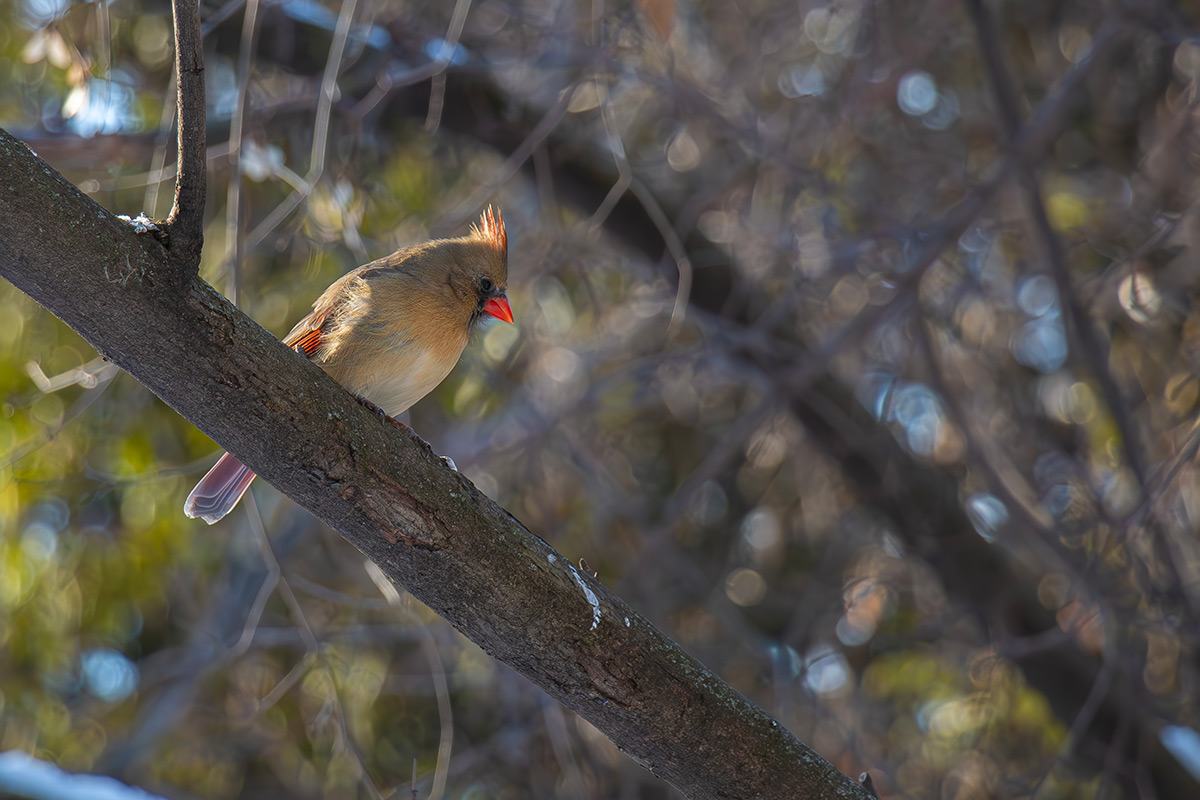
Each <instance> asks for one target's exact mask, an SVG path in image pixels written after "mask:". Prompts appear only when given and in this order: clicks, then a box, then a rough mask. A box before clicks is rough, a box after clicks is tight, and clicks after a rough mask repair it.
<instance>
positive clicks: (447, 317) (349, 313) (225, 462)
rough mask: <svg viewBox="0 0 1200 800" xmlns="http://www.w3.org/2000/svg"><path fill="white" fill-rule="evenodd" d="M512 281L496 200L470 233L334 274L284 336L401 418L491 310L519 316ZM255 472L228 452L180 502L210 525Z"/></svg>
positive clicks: (227, 509)
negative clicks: (511, 297)
mask: <svg viewBox="0 0 1200 800" xmlns="http://www.w3.org/2000/svg"><path fill="white" fill-rule="evenodd" d="M507 283H508V235H507V234H506V233H505V231H504V220H503V219H501V218H500V214H498V213H495V214H494V213H493V212H492V209H490V208H489V209H488V210H487V212H486V213H484V214H483V216H482V217H480V220H479V225H478V226H472V227H471V233H470V234H469V235H467V236H463V237H461V238H458V239H438V240H436V241H432V242H426V243H425V244H420V245H416V246H414V247H406V248H404V249H402V250H397V251H396V252H395V253H392V254H391V255H390V256H387V257H386V258H381V259H379V260H378V261H372V262H371V263H370V264H365V265H363V266H361V267H358V268H357V269H355V270H353V271H351V272H349V273H347V274H346V275H344V276H343V277H341V278H339V279H338V280H336V281H334V283H333V285H331V286H330V287H329V288H328V289H326V290H325V293H324V294H322V295H321V296H320V297H319V298H318V299H317V302H315V303H313V310H312V313H310V314H309V315H308V316H307V317H305V318H304V319H302V320H300V322H299V323H297V325H296V327H294V328H292V332H291V333H289V334H288V335H287V338H285V339H284V340H283V342H284V344H287V345H291V346H292V347H293V348H295V349H296V350H299V351H303V352H304V353H305V354H306V355H308V357H309V358H310V359H312V360H313V361H315V362H316V363H317V364H318V365H319V366H320V367H321V368H322V369H323V370H325V371H326V372H327V373H329V374H330V375H331V376H332V377H333V379H334V380H336V381H337V382H338V383H340V384H342V386H345V387H346V388H347V389H349V390H350V391H351V392H353V393H354V394H356V395H358V397H359V398H361V399H363V400H366V401H368V402H369V403H371V404H374V405H375V406H377V407H378V408H379V410H380V411H382V412H383V413H385V414H387V415H388V416H389V417H396V416H399V415H400V414H401V413H403V412H404V411H405V410H407V409H408V407H409V406H411V405H412V404H413V403H415V402H417V401H418V400H420V399H421V398H422V397H424V396H425V395H426V394H428V393H429V392H430V391H432V390H433V388H434V387H435V386H437V385H438V384H439V383H441V382H442V379H443V378H445V377H446V375H448V374H449V373H450V370H451V369H452V368H453V367H454V365H455V364H456V363H457V362H458V357H459V356H460V355H462V351H463V349H464V348H465V347H466V346H467V341H468V340H469V339H470V338H471V330H472V329H473V328H474V327H475V324H476V323H477V322H479V320H480V319H481V318H482V317H483V315H484V314H487V315H490V316H493V317H496V318H497V319H502V320H504V321H505V322H507V323H509V324H511V323H512V321H513V316H512V308H511V307H510V306H509V305H508V298H507V297H506V296H505V294H504V291H505V287H506V285H507ZM253 480H254V473H253V472H251V471H250V469H249V468H248V467H246V466H245V465H244V464H242V462H240V461H238V460H237V459H236V458H234V457H233V456H231V455H230V454H229V453H225V454H224V455H222V456H221V459H220V460H219V461H217V463H216V466H214V467H213V468H212V469H211V470H209V473H208V474H207V475H205V476H204V477H203V478H202V479H201V480H200V482H199V483H198V484H196V488H195V489H193V490H192V493H191V494H190V495H188V499H187V502H186V503H185V504H184V506H183V511H184V513H185V514H187V515H188V516H189V517H193V518H194V517H200V518H202V519H203V520H204V521H205V522H207V523H208V524H210V525H211V524H213V523H214V522H216V521H217V520H219V519H220V518H221V517H223V516H225V515H226V514H228V513H229V512H230V511H232V510H233V507H234V506H236V505H237V503H238V500H241V499H242V495H243V494H245V493H246V489H248V488H250V482H251V481H253Z"/></svg>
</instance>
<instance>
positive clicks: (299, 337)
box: [283, 275, 349, 357]
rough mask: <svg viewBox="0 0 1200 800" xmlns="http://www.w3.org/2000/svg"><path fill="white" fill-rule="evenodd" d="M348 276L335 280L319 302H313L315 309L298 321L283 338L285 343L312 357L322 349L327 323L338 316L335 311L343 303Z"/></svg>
mask: <svg viewBox="0 0 1200 800" xmlns="http://www.w3.org/2000/svg"><path fill="white" fill-rule="evenodd" d="M347 277H349V276H348V275H347V276H343V277H342V278H341V279H339V280H337V281H334V283H333V285H331V286H330V287H329V288H328V289H326V290H325V293H324V294H322V295H321V296H320V297H318V298H317V302H315V303H313V310H312V311H310V312H309V313H308V315H307V316H306V317H305V318H304V319H302V320H300V321H299V322H297V323H296V327H294V328H292V330H291V333H289V334H288V335H287V336H285V337H284V338H283V343H284V344H286V345H287V346H288V347H291V348H292V349H300V350H303V351H304V354H305V355H307V356H310V357H311V356H312V355H313V354H314V353H316V352H317V350H319V349H320V347H321V343H322V340H324V338H325V333H326V331H327V328H328V325H327V324H326V323H329V322H332V321H333V318H334V317H335V316H336V315H335V314H334V311H335V310H336V309H337V307H338V306H339V305H340V304H341V301H342V288H343V287H344V286H345V284H346V278H347Z"/></svg>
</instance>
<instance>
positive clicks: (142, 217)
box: [117, 211, 158, 233]
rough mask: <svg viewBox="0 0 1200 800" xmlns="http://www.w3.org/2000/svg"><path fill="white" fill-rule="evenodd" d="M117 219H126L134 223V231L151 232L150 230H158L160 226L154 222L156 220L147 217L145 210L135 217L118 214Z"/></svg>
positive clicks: (131, 223)
mask: <svg viewBox="0 0 1200 800" xmlns="http://www.w3.org/2000/svg"><path fill="white" fill-rule="evenodd" d="M117 219H120V220H124V221H125V222H128V223H129V224H130V225H132V226H133V232H134V233H149V232H150V231H156V230H158V226H157V225H155V224H154V220H152V219H150V218H149V217H147V216H146V212H145V211H143V212H142V213H140V214H138V215H137V216H136V217H134V218H133V219H130V218H129V217H127V216H125V215H124V214H118V215H117Z"/></svg>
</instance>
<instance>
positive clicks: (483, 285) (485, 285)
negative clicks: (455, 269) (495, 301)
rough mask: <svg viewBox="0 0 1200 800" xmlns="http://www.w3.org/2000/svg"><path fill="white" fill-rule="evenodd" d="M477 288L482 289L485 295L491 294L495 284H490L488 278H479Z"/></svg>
mask: <svg viewBox="0 0 1200 800" xmlns="http://www.w3.org/2000/svg"><path fill="white" fill-rule="evenodd" d="M479 288H480V289H483V291H484V292H485V293H487V294H491V291H492V290H493V289H495V288H496V284H494V283H492V282H491V280H490V279H488V278H480V279H479Z"/></svg>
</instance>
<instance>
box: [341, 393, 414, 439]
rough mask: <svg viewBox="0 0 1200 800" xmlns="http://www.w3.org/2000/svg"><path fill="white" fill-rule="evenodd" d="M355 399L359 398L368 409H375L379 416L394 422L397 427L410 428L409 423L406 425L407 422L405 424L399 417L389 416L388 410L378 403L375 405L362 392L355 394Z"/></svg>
mask: <svg viewBox="0 0 1200 800" xmlns="http://www.w3.org/2000/svg"><path fill="white" fill-rule="evenodd" d="M354 399H355V400H357V401H358V402H359V403H362V405H363V406H364V407H365V408H366V409H367V410H368V411H374V412H375V413H376V414H378V415H379V416H381V417H383V418H384V419H385V420H387V421H388V422H390V423H392V424H393V425H395V426H396V427H397V428H400V429H402V430H404V429H407V428H408V426H407V425H405V424H404V423H403V422H401V421H400V420H398V419H395V418H393V417H390V416H388V413H387V412H386V411H384V410H383V409H382V408H380V407H379V406H377V405H375V404H374V403H372V402H371V401H370V400H368V399H367V398H365V397H363V396H362V395H361V394H356V395H354Z"/></svg>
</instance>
